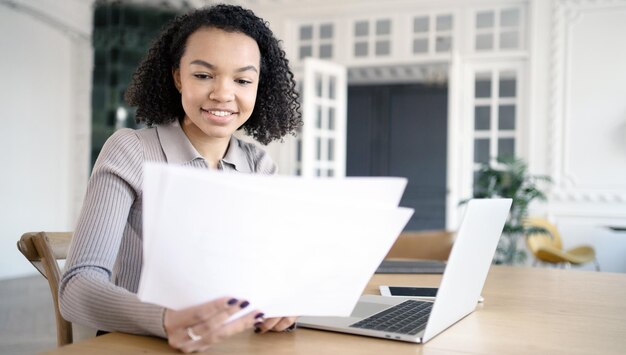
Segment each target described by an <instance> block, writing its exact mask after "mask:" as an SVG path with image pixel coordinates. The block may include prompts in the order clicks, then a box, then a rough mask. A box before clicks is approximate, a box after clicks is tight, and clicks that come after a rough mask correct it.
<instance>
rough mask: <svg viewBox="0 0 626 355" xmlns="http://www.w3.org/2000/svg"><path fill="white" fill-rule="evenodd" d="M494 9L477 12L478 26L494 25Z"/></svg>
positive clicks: (490, 26) (488, 26)
mask: <svg viewBox="0 0 626 355" xmlns="http://www.w3.org/2000/svg"><path fill="white" fill-rule="evenodd" d="M493 18H494V16H493V11H482V12H479V13H477V14H476V28H492V27H493V23H494V21H493Z"/></svg>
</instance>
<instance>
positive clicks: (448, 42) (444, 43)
mask: <svg viewBox="0 0 626 355" xmlns="http://www.w3.org/2000/svg"><path fill="white" fill-rule="evenodd" d="M436 43H437V44H436V46H435V51H436V52H450V48H452V37H450V36H439V37H437V42H436Z"/></svg>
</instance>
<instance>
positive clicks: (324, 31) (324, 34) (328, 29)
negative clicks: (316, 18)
mask: <svg viewBox="0 0 626 355" xmlns="http://www.w3.org/2000/svg"><path fill="white" fill-rule="evenodd" d="M333 29H334V28H333V24H332V23H326V24H323V25H320V38H321V39H325V38H333Z"/></svg>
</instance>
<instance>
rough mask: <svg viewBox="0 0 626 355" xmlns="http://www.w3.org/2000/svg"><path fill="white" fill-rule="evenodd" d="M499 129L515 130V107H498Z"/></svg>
mask: <svg viewBox="0 0 626 355" xmlns="http://www.w3.org/2000/svg"><path fill="white" fill-rule="evenodd" d="M498 129H499V130H501V131H502V130H512V129H515V105H500V106H499V107H498Z"/></svg>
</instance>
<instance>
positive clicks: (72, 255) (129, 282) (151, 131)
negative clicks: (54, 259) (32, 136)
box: [59, 122, 277, 337]
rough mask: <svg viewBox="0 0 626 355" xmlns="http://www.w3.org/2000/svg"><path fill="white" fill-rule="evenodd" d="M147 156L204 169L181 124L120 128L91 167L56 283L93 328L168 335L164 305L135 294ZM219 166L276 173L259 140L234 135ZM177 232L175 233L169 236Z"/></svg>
mask: <svg viewBox="0 0 626 355" xmlns="http://www.w3.org/2000/svg"><path fill="white" fill-rule="evenodd" d="M145 162H165V163H168V164H175V165H183V166H194V167H198V168H207V167H208V164H207V162H206V160H205V159H204V158H203V157H202V156H201V155H200V154H199V153H198V151H197V150H196V149H195V148H194V147H193V145H192V144H191V142H190V141H189V139H188V138H187V136H186V135H185V133H184V132H183V130H182V129H181V127H180V125H179V124H178V122H174V123H171V124H167V125H159V126H157V127H155V128H146V129H141V130H131V129H121V130H119V131H117V132H115V133H114V134H113V135H112V136H111V137H110V138H109V139H108V140H107V142H106V143H105V145H104V147H103V148H102V151H101V152H100V155H99V157H98V160H97V161H96V164H95V166H94V168H93V172H92V175H91V178H90V180H89V184H88V187H87V193H86V196H85V201H84V203H83V208H82V210H81V214H80V217H79V219H78V223H77V226H76V229H75V232H74V238H73V240H72V244H71V246H70V251H69V255H68V258H67V262H66V264H65V270H66V271H65V273H64V274H63V277H62V280H61V284H60V288H59V302H60V307H61V313H62V315H63V317H64V318H65V319H67V320H69V321H71V322H76V323H78V324H82V325H85V326H88V327H91V328H94V329H100V330H105V331H120V332H126V333H135V334H150V335H156V336H160V337H166V334H165V330H164V329H163V314H164V309H163V308H162V307H160V306H156V305H153V304H148V303H143V302H141V301H139V299H138V298H137V295H136V292H137V288H138V286H139V276H140V274H141V267H142V206H143V194H142V188H141V185H142V181H143V164H144V163H145ZM218 168H219V169H223V170H231V171H238V172H242V173H259V174H275V173H276V171H277V169H276V165H275V164H274V162H273V161H272V160H271V158H270V157H269V156H268V155H267V154H266V153H265V152H264V151H263V150H261V149H259V148H257V147H256V145H254V144H251V143H247V142H243V141H241V140H239V139H237V138H235V137H231V139H230V143H229V146H228V150H227V151H226V154H225V155H224V158H222V160H220V162H219V164H218ZM172 237H173V238H175V237H176V236H172Z"/></svg>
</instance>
